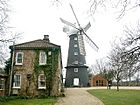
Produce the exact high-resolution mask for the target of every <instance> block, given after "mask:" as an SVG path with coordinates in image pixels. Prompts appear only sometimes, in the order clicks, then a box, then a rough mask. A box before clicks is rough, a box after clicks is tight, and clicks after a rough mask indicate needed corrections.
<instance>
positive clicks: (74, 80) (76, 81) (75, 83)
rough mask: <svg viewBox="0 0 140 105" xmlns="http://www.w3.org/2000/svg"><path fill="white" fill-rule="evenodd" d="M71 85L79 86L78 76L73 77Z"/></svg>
mask: <svg viewBox="0 0 140 105" xmlns="http://www.w3.org/2000/svg"><path fill="white" fill-rule="evenodd" d="M73 85H74V86H79V78H74V79H73Z"/></svg>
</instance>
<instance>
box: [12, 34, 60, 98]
mask: <svg viewBox="0 0 140 105" xmlns="http://www.w3.org/2000/svg"><path fill="white" fill-rule="evenodd" d="M10 49H11V59H12V64H13V66H12V70H11V77H10V86H9V87H10V88H9V94H11V95H24V96H39V95H46V96H48V95H51V96H58V95H59V94H60V90H61V85H62V79H61V74H62V72H61V70H62V59H61V47H60V46H58V45H55V44H53V43H50V40H49V36H48V35H44V39H43V40H42V39H39V40H34V41H30V42H26V43H22V44H17V45H14V46H10Z"/></svg>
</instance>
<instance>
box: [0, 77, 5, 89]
mask: <svg viewBox="0 0 140 105" xmlns="http://www.w3.org/2000/svg"><path fill="white" fill-rule="evenodd" d="M4 82H5V81H4V79H3V78H1V79H0V90H3V89H4V85H5V84H4Z"/></svg>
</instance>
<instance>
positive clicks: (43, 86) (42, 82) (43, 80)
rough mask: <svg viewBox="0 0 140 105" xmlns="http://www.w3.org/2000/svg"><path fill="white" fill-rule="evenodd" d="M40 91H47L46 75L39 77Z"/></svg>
mask: <svg viewBox="0 0 140 105" xmlns="http://www.w3.org/2000/svg"><path fill="white" fill-rule="evenodd" d="M38 89H46V78H45V75H44V74H40V75H39V76H38Z"/></svg>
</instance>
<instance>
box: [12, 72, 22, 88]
mask: <svg viewBox="0 0 140 105" xmlns="http://www.w3.org/2000/svg"><path fill="white" fill-rule="evenodd" d="M20 87H21V75H20V74H15V75H14V82H13V88H20Z"/></svg>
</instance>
